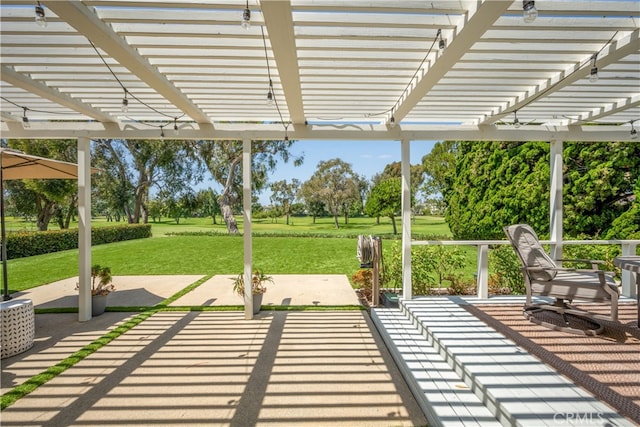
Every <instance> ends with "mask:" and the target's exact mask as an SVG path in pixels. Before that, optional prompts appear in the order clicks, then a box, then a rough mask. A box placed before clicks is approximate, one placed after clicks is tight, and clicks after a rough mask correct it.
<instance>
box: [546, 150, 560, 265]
mask: <svg viewBox="0 0 640 427" xmlns="http://www.w3.org/2000/svg"><path fill="white" fill-rule="evenodd" d="M550 143H551V146H550V153H549V158H550V163H551V164H550V175H551V176H550V178H549V179H550V180H551V185H550V190H549V192H550V194H549V215H550V218H549V227H550V230H549V231H550V233H549V234H550V236H549V240H551V251H550V252H551V258H552V259H561V258H562V235H563V234H562V233H563V229H562V216H563V211H562V187H563V181H562V166H563V160H562V147H563V143H562V141H558V140H553V141H550Z"/></svg>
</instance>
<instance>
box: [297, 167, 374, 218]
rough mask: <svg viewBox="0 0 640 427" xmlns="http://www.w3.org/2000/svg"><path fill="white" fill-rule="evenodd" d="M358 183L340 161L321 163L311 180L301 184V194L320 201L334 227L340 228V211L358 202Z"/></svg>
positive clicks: (354, 176)
mask: <svg viewBox="0 0 640 427" xmlns="http://www.w3.org/2000/svg"><path fill="white" fill-rule="evenodd" d="M360 181H361V180H360V177H359V176H358V175H356V174H355V173H354V172H353V169H352V168H351V165H350V164H349V163H346V162H344V161H342V160H340V159H331V160H327V161H321V162H319V163H318V166H317V168H316V171H315V172H314V174H313V175H312V176H311V178H309V180H308V181H306V182H305V183H304V184H303V188H304V189H303V193H304V194H305V195H313V197H314V198H316V197H317V199H316V200H321V201H322V202H323V203H324V204H325V206H326V207H327V209H328V210H329V211H330V212H331V214H332V215H333V221H334V224H335V227H336V228H340V225H339V224H338V215H339V214H340V209H342V208H343V207H344V206H345V205H346V204H348V203H350V202H352V201H357V200H359V198H360Z"/></svg>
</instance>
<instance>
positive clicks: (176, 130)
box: [173, 117, 180, 135]
mask: <svg viewBox="0 0 640 427" xmlns="http://www.w3.org/2000/svg"><path fill="white" fill-rule="evenodd" d="M173 130H174V132H175V133H176V135H178V134H179V133H180V129H179V128H178V118H177V117H174V118H173Z"/></svg>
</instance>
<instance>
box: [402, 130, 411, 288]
mask: <svg viewBox="0 0 640 427" xmlns="http://www.w3.org/2000/svg"><path fill="white" fill-rule="evenodd" d="M410 143H411V141H410V140H408V139H403V140H402V141H401V142H400V147H401V160H402V163H401V170H402V298H403V299H406V300H409V299H411V298H412V291H411V157H410Z"/></svg>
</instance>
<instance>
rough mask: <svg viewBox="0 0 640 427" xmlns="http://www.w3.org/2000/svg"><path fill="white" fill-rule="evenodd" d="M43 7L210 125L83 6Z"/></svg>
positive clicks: (53, 4) (65, 3)
mask: <svg viewBox="0 0 640 427" xmlns="http://www.w3.org/2000/svg"><path fill="white" fill-rule="evenodd" d="M47 7H48V8H49V9H51V10H52V11H53V12H54V13H55V14H56V15H58V16H59V17H60V19H63V20H64V21H66V22H67V23H68V24H69V25H70V26H72V27H73V28H75V29H76V31H78V32H79V33H80V34H83V35H84V36H85V37H86V38H87V39H88V40H91V42H93V44H94V45H96V47H99V48H100V49H102V50H103V51H105V52H106V53H107V54H108V55H109V56H111V57H112V58H113V59H115V60H116V61H117V62H118V63H119V64H120V65H122V66H124V67H126V68H127V69H128V70H129V71H131V73H133V74H135V75H136V76H137V77H138V78H139V79H140V80H142V81H143V82H145V83H146V84H147V85H148V86H149V87H151V88H153V89H154V90H155V91H156V92H157V93H159V94H160V95H162V96H163V97H164V98H165V99H166V100H167V101H169V102H170V103H172V104H173V105H175V106H176V107H177V108H179V109H180V110H182V111H183V112H184V113H185V114H186V115H188V116H189V117H191V118H192V119H193V120H195V121H196V122H198V123H211V120H210V119H209V117H208V116H207V115H206V114H205V113H204V112H203V111H202V110H201V109H200V108H198V107H197V106H196V105H195V104H194V103H193V102H191V100H190V99H188V98H187V97H186V96H185V95H184V94H183V93H182V92H180V90H178V89H177V88H176V87H175V86H174V85H173V84H172V83H171V82H170V81H169V80H168V79H167V78H166V77H165V76H164V75H162V74H160V73H159V72H158V71H157V70H156V69H155V68H154V67H153V66H152V65H151V64H149V62H148V61H147V60H146V59H145V58H143V57H142V56H141V55H140V54H139V53H138V52H136V50H135V49H133V48H131V47H130V46H129V45H128V44H127V42H126V41H125V40H123V39H122V38H121V37H120V36H119V35H118V34H116V33H115V32H114V31H113V30H112V29H111V28H110V27H109V26H107V25H106V24H105V23H104V22H102V21H101V20H100V18H98V16H96V14H95V13H94V12H93V11H92V10H90V9H89V8H87V7H86V6H85V5H84V4H83V3H81V2H78V1H52V2H47Z"/></svg>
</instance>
